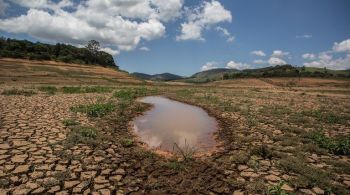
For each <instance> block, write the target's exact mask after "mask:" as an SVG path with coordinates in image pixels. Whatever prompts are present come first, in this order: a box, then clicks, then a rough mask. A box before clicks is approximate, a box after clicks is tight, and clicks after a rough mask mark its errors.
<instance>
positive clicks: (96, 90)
mask: <svg viewBox="0 0 350 195" xmlns="http://www.w3.org/2000/svg"><path fill="white" fill-rule="evenodd" d="M84 92H85V93H109V92H112V88H110V87H101V86H92V87H85V88H84Z"/></svg>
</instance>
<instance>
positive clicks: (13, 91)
mask: <svg viewBox="0 0 350 195" xmlns="http://www.w3.org/2000/svg"><path fill="white" fill-rule="evenodd" d="M1 94H2V95H24V96H31V95H34V94H36V93H35V92H34V91H32V90H29V91H27V90H19V89H10V90H4V91H3V92H2V93H1Z"/></svg>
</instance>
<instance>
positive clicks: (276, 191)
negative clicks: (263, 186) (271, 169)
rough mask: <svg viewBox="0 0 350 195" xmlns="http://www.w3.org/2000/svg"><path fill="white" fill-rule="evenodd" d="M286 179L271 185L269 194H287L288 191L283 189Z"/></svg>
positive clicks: (268, 190) (268, 189)
mask: <svg viewBox="0 0 350 195" xmlns="http://www.w3.org/2000/svg"><path fill="white" fill-rule="evenodd" d="M285 183H286V182H285V181H283V180H282V181H279V182H278V183H277V184H276V185H273V186H269V187H268V188H267V194H268V195H287V194H288V193H287V192H286V191H284V190H283V189H282V186H283V185H284V184H285Z"/></svg>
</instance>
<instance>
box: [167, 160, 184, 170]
mask: <svg viewBox="0 0 350 195" xmlns="http://www.w3.org/2000/svg"><path fill="white" fill-rule="evenodd" d="M165 166H166V167H167V168H170V169H173V170H175V171H180V170H183V169H184V164H183V162H179V161H171V162H168V163H166V164H165Z"/></svg>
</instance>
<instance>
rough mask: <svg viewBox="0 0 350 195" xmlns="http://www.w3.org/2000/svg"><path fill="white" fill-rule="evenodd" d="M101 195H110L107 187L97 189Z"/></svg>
mask: <svg viewBox="0 0 350 195" xmlns="http://www.w3.org/2000/svg"><path fill="white" fill-rule="evenodd" d="M99 192H100V194H101V195H110V194H111V191H110V190H109V189H100V190H99Z"/></svg>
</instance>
